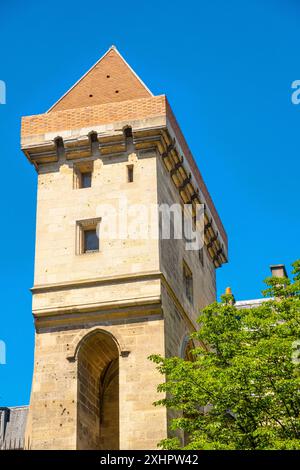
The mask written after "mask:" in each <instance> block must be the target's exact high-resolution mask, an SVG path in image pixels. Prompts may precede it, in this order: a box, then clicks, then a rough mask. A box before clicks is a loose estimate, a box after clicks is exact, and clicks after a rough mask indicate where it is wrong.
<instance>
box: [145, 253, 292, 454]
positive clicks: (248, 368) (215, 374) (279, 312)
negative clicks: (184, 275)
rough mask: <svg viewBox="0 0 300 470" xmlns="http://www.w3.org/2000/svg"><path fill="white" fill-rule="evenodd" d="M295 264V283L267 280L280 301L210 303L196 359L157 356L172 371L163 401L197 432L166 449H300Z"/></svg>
mask: <svg viewBox="0 0 300 470" xmlns="http://www.w3.org/2000/svg"><path fill="white" fill-rule="evenodd" d="M293 268H294V269H293V274H294V278H293V282H291V281H290V280H289V279H282V278H268V279H266V280H265V283H266V284H267V289H266V290H265V291H264V295H265V296H270V297H272V300H269V301H265V302H263V303H262V304H261V305H259V306H257V307H255V308H251V309H242V310H239V309H237V308H236V307H235V306H234V299H233V297H232V296H230V295H229V296H228V295H225V296H223V297H222V301H221V303H217V302H215V303H213V304H212V305H210V306H208V307H206V308H205V309H204V310H203V311H202V312H201V314H200V317H199V320H198V322H199V323H200V329H199V331H198V332H196V333H194V334H193V335H192V338H193V340H194V342H196V344H198V347H196V348H195V349H194V350H193V357H194V361H193V362H191V361H186V360H184V359H181V358H178V357H172V358H167V359H165V358H162V357H161V356H157V355H153V356H151V360H152V361H154V362H155V363H156V364H157V367H158V369H159V371H160V372H161V373H162V374H163V375H164V376H166V381H165V382H164V383H162V384H161V385H160V386H159V387H158V390H159V392H165V396H166V398H165V399H161V400H159V401H157V402H156V403H155V405H156V406H161V405H162V406H166V407H167V408H169V409H172V410H175V411H176V416H177V418H174V419H172V421H171V429H173V430H174V431H176V430H183V431H185V432H186V433H188V436H189V440H188V444H186V445H185V446H184V447H183V445H182V444H181V442H180V440H179V439H178V438H176V437H174V438H169V439H165V440H163V441H162V442H161V443H160V444H159V445H160V446H162V447H163V448H164V449H180V448H183V449H248V450H251V449H253V450H254V449H300V374H299V371H300V364H299V356H298V350H297V347H298V348H299V349H300V341H299V340H300V260H298V261H296V262H295V263H294V264H293ZM200 344H201V345H202V346H201V347H200V346H199V345H200ZM175 434H176V433H175Z"/></svg>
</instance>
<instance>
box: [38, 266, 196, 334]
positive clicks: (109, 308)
mask: <svg viewBox="0 0 300 470" xmlns="http://www.w3.org/2000/svg"><path fill="white" fill-rule="evenodd" d="M147 280H160V281H161V282H162V285H164V286H165V288H166V290H167V292H168V294H169V295H170V297H171V298H172V300H173V301H174V303H175V305H176V307H177V309H178V310H179V312H180V314H181V315H182V317H183V318H184V319H185V321H186V323H187V325H188V327H189V330H190V331H195V330H196V329H197V326H196V324H195V323H194V322H193V321H192V319H191V317H190V315H189V313H188V312H187V311H186V310H185V309H184V307H183V306H182V303H181V302H180V301H179V299H178V297H177V295H176V293H175V292H174V290H173V288H172V287H171V285H170V284H169V282H168V281H167V279H166V277H165V275H164V274H163V273H162V272H160V271H151V272H144V273H140V274H129V275H126V276H125V275H124V276H109V277H101V278H97V279H89V280H78V281H74V282H66V283H57V284H47V285H43V286H35V287H33V288H32V289H31V291H32V293H33V294H34V295H35V294H37V295H38V294H41V293H47V292H53V291H63V290H65V289H68V290H70V289H78V288H79V289H80V288H85V287H94V286H101V285H107V284H112V283H126V282H137V281H141V282H143V281H147ZM153 315H163V307H162V305H161V296H151V297H149V296H148V297H142V298H141V297H139V298H136V299H130V301H129V300H124V301H117V302H116V301H114V302H99V303H91V304H85V305H80V306H79V305H68V306H63V307H51V308H45V309H35V310H33V316H34V319H35V323H36V326H45V325H50V324H51V325H53V324H62V323H65V324H68V323H69V322H70V319H71V320H72V323H74V324H75V323H77V324H78V323H80V322H83V321H89V322H92V321H96V320H101V321H111V320H117V319H122V318H128V317H136V318H139V317H143V316H147V317H148V316H153Z"/></svg>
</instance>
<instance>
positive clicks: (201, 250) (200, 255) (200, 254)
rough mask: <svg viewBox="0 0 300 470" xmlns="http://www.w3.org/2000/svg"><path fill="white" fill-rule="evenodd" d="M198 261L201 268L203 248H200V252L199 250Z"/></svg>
mask: <svg viewBox="0 0 300 470" xmlns="http://www.w3.org/2000/svg"><path fill="white" fill-rule="evenodd" d="M199 261H200V263H201V265H202V266H203V263H204V255H203V247H202V248H200V250H199Z"/></svg>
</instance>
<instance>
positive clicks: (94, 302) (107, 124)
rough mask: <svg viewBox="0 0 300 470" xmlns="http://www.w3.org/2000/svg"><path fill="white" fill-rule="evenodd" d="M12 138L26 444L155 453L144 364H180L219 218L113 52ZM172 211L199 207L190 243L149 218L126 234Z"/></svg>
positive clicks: (153, 410) (171, 123) (208, 295)
mask: <svg viewBox="0 0 300 470" xmlns="http://www.w3.org/2000/svg"><path fill="white" fill-rule="evenodd" d="M21 141H22V150H23V152H24V153H25V155H26V157H27V158H28V160H29V161H30V163H32V164H33V165H34V167H35V169H36V171H37V174H38V190H37V191H38V193H37V221H36V250H35V273H34V286H33V288H32V294H33V316H34V322H35V329H36V334H35V359H34V373H33V382H32V391H31V400H30V406H29V412H28V419H27V427H26V436H25V447H27V448H31V449H154V448H156V446H157V443H158V442H159V441H160V440H161V439H163V438H165V437H167V435H168V421H169V419H170V415H169V414H168V412H167V411H166V410H165V409H164V408H160V407H154V406H153V402H154V401H155V400H157V399H158V398H159V395H158V393H157V391H156V388H157V385H158V384H159V383H160V382H161V380H162V378H161V376H160V374H159V373H158V372H157V370H156V368H155V365H154V364H153V363H152V362H151V361H149V359H148V357H149V355H151V354H161V355H163V356H171V355H184V354H185V351H184V345H185V344H186V338H187V336H188V335H189V334H190V333H191V332H192V331H194V330H195V329H196V328H197V324H196V318H197V316H198V312H199V309H201V308H203V307H204V306H205V305H207V304H209V303H211V302H213V301H214V300H215V298H216V286H215V270H216V268H218V267H220V266H221V265H222V264H223V263H225V262H226V261H227V237H226V233H225V230H224V228H223V225H222V222H221V220H220V218H219V216H218V213H217V211H216V209H215V206H214V204H213V202H212V199H211V197H210V195H209V192H208V190H207V188H206V186H205V183H204V181H203V179H202V176H201V174H200V172H199V170H198V168H197V165H196V163H195V161H194V159H193V156H192V154H191V152H190V150H189V148H188V145H187V143H186V141H185V138H184V136H183V134H182V132H181V130H180V128H179V126H178V123H177V121H176V119H175V116H174V114H173V113H172V110H171V108H170V105H169V104H168V101H167V99H166V97H165V96H164V95H160V96H153V94H152V93H151V92H150V91H149V89H148V88H147V87H146V86H145V84H144V83H143V82H142V81H141V80H140V79H139V78H138V77H137V75H136V74H135V72H134V71H133V70H132V69H131V68H130V66H129V65H128V64H127V63H126V61H125V60H124V59H123V57H122V56H121V55H120V54H119V52H118V51H117V50H116V48H115V47H111V48H110V49H109V50H108V52H107V53H106V54H105V55H104V56H103V57H102V58H101V59H100V60H99V61H98V62H97V63H96V64H95V65H94V66H93V67H92V68H91V69H90V70H89V71H88V72H87V74H85V75H84V76H83V77H82V78H81V79H80V80H79V81H78V82H77V83H76V84H75V85H74V86H73V87H72V88H71V89H70V90H69V91H68V92H67V93H66V94H65V95H64V96H63V97H62V98H61V99H60V100H59V101H58V102H57V103H55V104H54V106H53V107H52V108H51V109H50V110H49V111H48V112H46V113H44V114H40V115H35V116H28V117H24V118H23V119H22V136H21ZM173 204H177V205H179V206H183V205H184V204H188V205H189V207H191V208H192V217H195V211H196V209H195V208H196V205H197V204H202V205H203V206H202V207H204V216H203V217H204V234H203V239H204V245H203V247H200V248H199V249H197V250H195V249H193V250H187V249H186V240H185V239H184V237H181V238H174V237H173V238H169V239H163V238H162V237H161V236H160V233H161V218H160V215H159V211H156V210H155V209H154V210H152V216H151V217H149V218H147V221H146V222H145V219H143V220H142V223H140V224H137V223H136V224H135V222H137V220H140V217H141V214H142V216H144V213H145V211H147V209H149V208H150V207H151V208H155V207H161V206H163V205H165V206H167V207H170V206H172V205H173ZM128 213H130V216H131V226H130V233H129V232H128V231H127V232H126V231H125V232H124V233H123V232H122V230H123V228H124V226H125V225H126V224H127V227H128ZM112 225H114V226H115V228H116V230H117V232H116V234H115V236H112V237H110V236H106V235H105V233H104V232H105V230H106V229H107V228H111V227H112ZM141 226H142V227H143V228H144V229H145V228H146V233H144V234H143V236H139V234H138V233H137V232H138V231H139V230H140V228H141Z"/></svg>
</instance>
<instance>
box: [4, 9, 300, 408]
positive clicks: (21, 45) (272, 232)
mask: <svg viewBox="0 0 300 470" xmlns="http://www.w3.org/2000/svg"><path fill="white" fill-rule="evenodd" d="M0 19H1V29H0V44H1V49H0V50H1V61H0V80H5V82H6V84H7V104H6V105H0V142H1V147H0V155H1V169H2V178H1V184H0V191H1V231H0V237H1V247H2V253H1V269H0V276H1V277H0V281H1V291H2V296H1V297H2V302H1V323H0V339H2V340H4V341H5V342H6V344H7V365H5V366H2V365H0V405H17V404H25V403H28V401H29V393H30V385H31V374H32V361H33V321H32V316H31V294H30V292H29V288H30V287H31V286H32V282H33V259H34V236H35V206H36V174H35V171H34V169H33V167H31V166H30V165H29V163H28V162H27V161H26V158H25V156H24V155H23V154H22V153H21V151H20V136H19V135H20V118H21V116H22V115H30V114H37V113H43V112H44V111H46V110H47V109H48V108H49V107H50V106H51V105H52V104H53V103H54V102H55V101H56V100H57V99H58V98H59V97H60V96H61V95H62V94H63V93H64V92H65V91H66V90H67V89H68V88H69V87H70V86H71V85H72V84H73V83H74V82H75V81H76V80H77V79H78V78H80V76H81V75H82V74H83V73H85V72H86V70H87V69H88V68H89V67H90V66H91V65H92V64H93V63H94V62H96V60H97V59H98V58H99V57H100V56H101V55H102V54H103V53H104V52H105V51H106V50H107V48H108V47H109V46H110V45H111V44H115V45H116V46H117V47H118V49H119V50H120V52H121V53H122V54H123V55H124V57H125V58H126V59H127V61H128V62H129V63H130V65H131V66H132V67H133V68H134V69H135V70H136V72H137V73H138V74H139V75H140V76H141V78H142V79H143V80H144V81H145V83H146V84H147V85H148V87H149V88H150V89H151V90H152V92H153V93H154V94H161V93H166V94H167V96H168V98H169V101H170V103H171V105H172V107H173V110H174V112H175V114H176V116H177V118H178V120H179V122H180V124H181V127H182V130H183V132H184V134H185V136H186V138H187V141H188V143H189V145H190V147H191V150H192V152H193V154H194V156H195V158H196V161H197V162H198V165H199V167H200V170H201V172H202V174H203V176H204V178H205V181H206V183H207V185H208V187H209V190H210V192H211V195H212V197H213V199H214V201H215V204H216V206H217V209H218V211H219V213H220V215H221V218H222V220H223V223H224V225H225V228H226V230H227V233H228V238H229V255H230V258H229V263H228V264H227V265H225V266H224V267H222V268H221V269H220V270H218V292H219V293H221V292H223V291H224V289H225V287H226V286H227V285H230V286H231V287H232V289H233V292H234V294H235V296H236V298H238V299H245V298H257V297H260V291H261V289H262V288H263V284H262V282H261V280H262V279H264V278H265V277H266V276H267V275H268V274H269V270H268V267H269V265H270V264H272V263H286V264H287V265H289V264H290V263H291V262H292V261H293V260H295V259H296V258H297V257H299V255H300V253H299V239H300V217H299V202H300V201H299V188H298V185H299V174H300V163H299V130H300V105H299V106H295V105H292V104H291V82H292V81H294V80H296V79H300V60H299V43H300V29H299V21H300V6H299V2H298V1H297V0H252V1H243V2H241V1H240V0H228V1H224V0H210V1H206V0H205V1H204V0H198V1H196V0H194V1H191V0H187V1H185V2H182V1H176V0H173V1H165V2H162V1H161V0H160V1H157V0H152V1H151V2H146V1H141V0H139V1H136V0H131V1H130V2H126V1H119V0H115V1H114V2H107V1H99V0H98V1H96V0H90V1H85V2H76V1H74V0H72V1H70V0H60V1H58V0H52V1H51V2H50V1H40V0H27V1H26V2H24V1H21V0H2V1H1V6H0Z"/></svg>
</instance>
